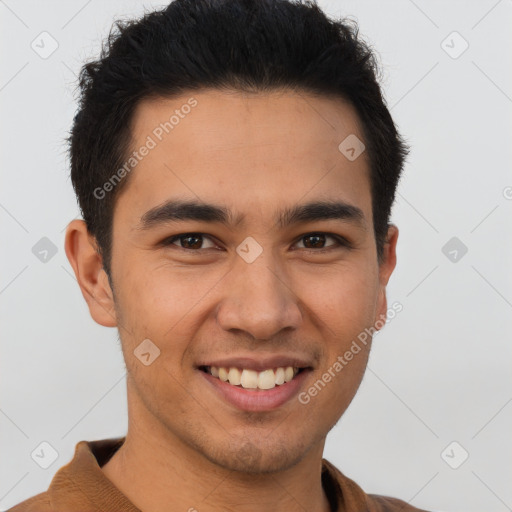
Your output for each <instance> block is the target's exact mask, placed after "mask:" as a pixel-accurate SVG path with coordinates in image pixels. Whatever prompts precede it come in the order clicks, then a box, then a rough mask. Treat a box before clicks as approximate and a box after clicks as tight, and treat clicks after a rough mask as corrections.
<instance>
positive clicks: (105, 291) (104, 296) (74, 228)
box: [65, 220, 117, 327]
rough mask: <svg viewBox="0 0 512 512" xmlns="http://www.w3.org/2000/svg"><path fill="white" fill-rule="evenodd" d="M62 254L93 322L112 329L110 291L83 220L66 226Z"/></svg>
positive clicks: (94, 243) (93, 240) (112, 317)
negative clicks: (72, 273)
mask: <svg viewBox="0 0 512 512" xmlns="http://www.w3.org/2000/svg"><path fill="white" fill-rule="evenodd" d="M65 250H66V256H67V257H68V260H69V263H70V264H71V266H72V267H73V270H74V272H75V277H76V280H77V281H78V285H79V286H80V290H81V291H82V295H83V296H84V299H85V301H86V302H87V305H88V307H89V312H90V314H91V316H92V318H93V320H94V321H95V322H96V323H98V324H100V325H103V326H105V327H116V326H117V319H116V314H115V307H114V298H113V293H112V289H111V288H110V284H109V282H108V278H107V275H106V273H105V271H104V270H103V262H102V259H101V255H100V254H99V252H98V250H97V244H96V240H95V239H94V237H93V236H91V235H90V233H89V232H88V230H87V226H86V224H85V222H84V221H83V220H73V221H71V222H70V223H69V224H68V226H67V229H66V240H65Z"/></svg>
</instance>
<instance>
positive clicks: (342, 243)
mask: <svg viewBox="0 0 512 512" xmlns="http://www.w3.org/2000/svg"><path fill="white" fill-rule="evenodd" d="M315 235H325V236H326V237H330V238H333V239H334V240H335V241H336V244H335V245H331V246H329V247H325V248H321V249H308V248H304V249H302V250H304V251H306V252H309V253H321V254H322V253H326V252H329V251H331V250H334V249H339V248H346V249H351V248H352V245H351V244H350V242H349V241H348V240H346V239H345V238H343V237H342V236H340V235H335V234H334V233H324V232H322V231H320V232H319V231H313V232H311V233H306V234H305V235H302V236H300V237H299V238H298V239H297V240H296V241H295V242H294V245H295V244H296V243H298V242H300V241H301V240H302V239H303V238H307V237H309V236H315ZM188 236H196V237H201V238H209V239H210V240H212V242H213V237H211V236H209V235H207V234H205V233H181V234H179V235H174V236H172V237H170V238H166V239H165V240H164V241H163V242H162V245H164V246H169V245H175V246H176V248H178V249H181V250H183V251H187V252H201V251H204V250H207V249H188V248H185V247H179V246H178V245H176V244H174V243H173V242H175V241H176V240H179V239H180V238H185V237H188ZM208 249H212V247H209V248H208Z"/></svg>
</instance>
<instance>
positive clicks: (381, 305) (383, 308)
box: [374, 224, 398, 330]
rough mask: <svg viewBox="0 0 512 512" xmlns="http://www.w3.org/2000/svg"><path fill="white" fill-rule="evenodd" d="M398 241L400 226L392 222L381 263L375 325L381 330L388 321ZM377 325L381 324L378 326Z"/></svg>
mask: <svg viewBox="0 0 512 512" xmlns="http://www.w3.org/2000/svg"><path fill="white" fill-rule="evenodd" d="M397 241H398V228H397V227H396V226H395V225H393V224H390V225H389V227H388V232H387V236H386V242H385V243H384V247H383V251H382V259H381V261H380V263H379V285H378V286H379V294H378V298H377V311H376V316H375V322H374V325H375V326H376V329H377V330H380V329H381V328H382V327H383V326H384V324H385V323H386V316H387V309H388V301H387V297H386V286H387V284H388V281H389V278H390V277H391V274H392V273H393V270H394V269H395V266H396V243H397ZM377 326H380V327H378V328H377Z"/></svg>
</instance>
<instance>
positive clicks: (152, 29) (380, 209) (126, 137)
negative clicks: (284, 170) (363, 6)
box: [67, 0, 408, 279]
mask: <svg viewBox="0 0 512 512" xmlns="http://www.w3.org/2000/svg"><path fill="white" fill-rule="evenodd" d="M379 78H380V69H379V66H378V63H377V59H376V56H375V54H374V52H373V50H372V49H371V47H370V46H369V45H368V44H367V43H365V42H364V41H363V40H362V39H361V38H360V37H359V27H358V25H357V23H356V22H355V21H354V20H351V19H347V18H344V19H339V20H338V19H331V18H329V17H327V16H326V14H325V13H324V12H323V11H322V10H321V9H320V8H319V7H318V5H317V4H316V3H315V2H314V1H311V0H302V1H301V0H174V1H173V2H171V3H170V4H169V5H168V6H167V7H166V8H164V9H162V10H159V11H154V12H147V13H145V14H144V15H143V16H142V17H141V18H140V19H136V20H130V21H116V22H115V23H114V24H113V26H112V29H111V31H110V34H109V36H108V38H107V39H106V41H105V42H104V44H103V48H102V50H101V55H100V56H99V59H98V60H94V61H91V62H88V63H86V64H85V65H84V66H83V67H82V69H81V72H80V76H79V89H80V98H79V108H78V111H77V114H76V115H75V118H74V121H73V126H72V128H71V131H70V134H69V137H68V139H67V141H68V145H69V154H70V164H71V181H72V184H73V187H74V190H75V192H76V195H77V199H78V203H79V206H80V210H81V213H82V216H83V219H84V221H85V223H86V225H87V229H88V231H89V233H90V234H91V235H93V236H94V237H95V239H96V242H97V244H98V251H99V253H100V255H101V256H102V261H103V268H104V269H105V271H106V273H107V275H108V277H109V279H110V278H111V249H112V225H113V212H114V204H115V200H116V197H117V196H118V194H119V193H120V191H121V190H122V188H123V187H124V186H126V183H127V182H128V180H129V177H130V175H129V174H127V175H126V176H124V177H123V179H122V180H120V182H119V183H118V184H117V186H115V187H112V190H111V191H109V193H104V192H102V193H101V194H99V193H98V192H97V191H98V190H102V191H104V184H106V183H108V182H109V180H111V178H112V176H113V175H114V174H115V172H116V171H117V170H118V169H120V168H121V167H122V166H123V164H125V163H126V161H127V155H129V153H130V151H132V150H133V148H130V144H131V141H132V139H131V136H132V134H131V121H132V119H133V113H134V110H135V108H136V107H137V105H138V104H139V103H140V102H141V101H142V100H144V99H148V98H153V97H165V98H172V97H176V96H179V95H183V94H187V93H190V92H191V91H199V90H201V89H209V88H215V89H219V90H237V91H244V92H256V93H257V92H271V91H275V90H287V89H290V90H292V91H298V92H305V93H310V94H314V95H320V96H327V97H333V98H340V99H343V100H345V101H348V102H349V103H350V104H351V105H352V106H353V107H355V110H356V112H357V114H358V118H359V121H360V124H361V126H362V131H363V137H364V144H365V146H366V151H367V157H368V159H369V162H370V187H371V193H372V211H373V224H374V231H375V239H376V245H377V255H378V257H379V260H380V258H381V256H382V249H383V245H384V243H385V239H386V234H387V228H388V226H389V217H390V213H391V207H392V204H393V201H394V197H395V190H396V187H397V183H398V180H399V178H400V175H401V172H402V168H403V164H404V161H405V157H406V156H407V153H408V147H407V145H406V144H405V142H404V140H403V139H402V138H401V136H400V134H399V133H398V131H397V129H396V127H395V124H394V123H393V120H392V118H391V115H390V112H389V110H388V109H387V107H386V104H385V101H384V99H383V96H382V93H381V89H380V86H379V83H378V79H379ZM340 142H341V141H340ZM123 174H125V173H123Z"/></svg>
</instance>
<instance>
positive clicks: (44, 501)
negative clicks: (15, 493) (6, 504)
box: [6, 492, 53, 512]
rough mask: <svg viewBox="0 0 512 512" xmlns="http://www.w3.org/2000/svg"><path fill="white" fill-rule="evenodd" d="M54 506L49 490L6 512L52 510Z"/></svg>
mask: <svg viewBox="0 0 512 512" xmlns="http://www.w3.org/2000/svg"><path fill="white" fill-rule="evenodd" d="M52 511H53V507H52V505H51V503H50V498H49V497H48V493H47V492H42V493H40V494H36V495H35V496H32V497H31V498H28V499H26V500H25V501H22V502H21V503H18V504H17V505H15V506H14V507H12V508H10V509H8V510H7V511H6V512H52Z"/></svg>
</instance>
